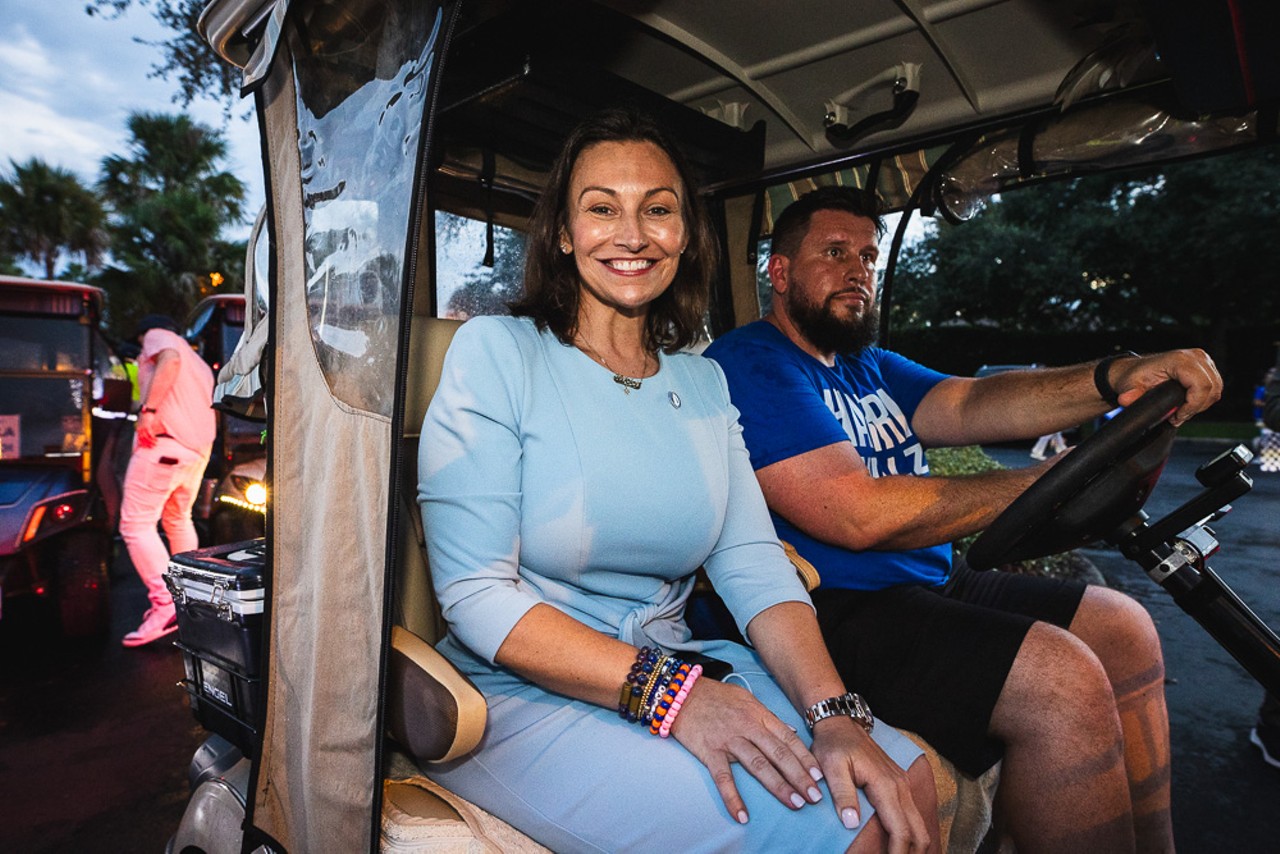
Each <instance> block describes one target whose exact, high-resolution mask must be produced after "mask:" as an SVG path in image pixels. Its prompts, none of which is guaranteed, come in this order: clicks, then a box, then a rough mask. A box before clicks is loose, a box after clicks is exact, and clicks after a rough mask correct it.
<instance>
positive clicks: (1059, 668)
mask: <svg viewBox="0 0 1280 854" xmlns="http://www.w3.org/2000/svg"><path fill="white" fill-rule="evenodd" d="M992 729H993V731H994V734H995V735H997V736H998V737H1000V738H1002V739H1004V740H1005V741H1006V742H1011V741H1017V740H1019V739H1035V740H1040V739H1045V738H1065V739H1070V740H1074V741H1076V742H1077V743H1080V744H1081V746H1083V742H1085V741H1093V742H1095V747H1097V748H1103V747H1105V746H1106V745H1107V744H1108V743H1111V742H1118V741H1119V738H1120V721H1119V717H1118V714H1117V710H1116V702H1115V695H1114V694H1113V693H1112V689H1111V683H1110V681H1109V680H1108V678H1107V673H1106V670H1105V668H1104V667H1103V666H1102V663H1101V662H1100V661H1099V659H1098V657H1097V656H1096V655H1095V654H1094V653H1093V651H1092V650H1091V649H1090V648H1089V647H1088V645H1086V644H1085V643H1084V642H1083V641H1081V640H1080V639H1079V638H1077V637H1075V636H1074V635H1072V634H1071V633H1069V632H1067V631H1065V630H1063V629H1059V628H1056V627H1054V626H1051V625H1048V624H1046V623H1036V624H1035V625H1034V626H1032V627H1031V629H1030V630H1029V631H1028V632H1027V636H1026V638H1025V639H1024V640H1023V643H1022V646H1021V648H1020V649H1019V650H1018V655H1017V658H1015V659H1014V663H1013V667H1012V669H1011V670H1010V671H1009V676H1008V678H1007V679H1006V680H1005V686H1004V689H1003V690H1002V691H1001V693H1000V698H999V700H997V702H996V707H995V711H994V712H993V714H992Z"/></svg>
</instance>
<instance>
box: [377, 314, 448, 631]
mask: <svg viewBox="0 0 1280 854" xmlns="http://www.w3.org/2000/svg"><path fill="white" fill-rule="evenodd" d="M461 325H462V321H460V320H449V319H446V318H441V317H415V318H414V319H413V326H412V328H410V330H409V384H408V387H407V388H406V389H405V410H404V435H403V436H402V437H401V443H402V448H401V450H402V454H401V460H402V468H401V471H400V496H401V505H400V511H401V512H400V516H401V523H400V530H399V531H398V537H399V553H400V564H399V566H398V567H397V568H396V570H397V575H396V591H397V593H396V602H395V603H394V613H395V615H396V621H397V622H398V623H400V625H402V626H404V627H405V628H407V629H409V631H411V632H413V633H414V634H416V635H418V636H420V637H422V638H425V639H426V640H427V641H429V642H431V643H435V642H436V641H437V640H439V639H440V637H441V635H442V634H443V632H444V627H443V625H442V624H441V621H440V611H439V608H438V607H437V605H436V597H435V593H434V591H433V590H432V589H431V573H430V571H429V570H428V568H427V551H426V538H425V536H424V532H423V530H422V516H421V513H420V512H419V509H418V501H417V496H418V435H419V433H420V432H421V430H422V419H423V417H425V416H426V414H427V407H428V406H429V405H430V404H431V397H432V395H434V394H435V391H436V388H437V387H438V386H439V385H440V371H441V369H442V368H443V366H444V354H445V353H446V352H448V350H449V344H450V343H451V342H452V341H453V334H454V333H455V332H457V331H458V327H459V326H461Z"/></svg>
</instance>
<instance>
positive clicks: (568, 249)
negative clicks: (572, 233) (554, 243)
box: [560, 243, 573, 255]
mask: <svg viewBox="0 0 1280 854" xmlns="http://www.w3.org/2000/svg"><path fill="white" fill-rule="evenodd" d="M560 251H561V252H563V253H564V254H566V255H568V254H569V253H570V252H572V251H573V247H572V246H570V245H569V244H568V243H561V244H560Z"/></svg>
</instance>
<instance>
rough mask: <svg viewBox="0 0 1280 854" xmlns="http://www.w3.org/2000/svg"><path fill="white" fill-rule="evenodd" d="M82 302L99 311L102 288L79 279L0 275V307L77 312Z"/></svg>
mask: <svg viewBox="0 0 1280 854" xmlns="http://www.w3.org/2000/svg"><path fill="white" fill-rule="evenodd" d="M85 303H89V304H90V305H91V307H92V310H93V311H94V312H95V313H98V312H101V311H102V303H103V292H102V289H101V288H95V287H93V286H92V285H82V284H80V283H79V282H58V281H49V280H45V279H28V278H25V277H22V276H0V311H20V312H31V313H35V314H71V315H79V314H80V313H81V312H82V311H83V306H84V304H85Z"/></svg>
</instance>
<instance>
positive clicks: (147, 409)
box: [138, 406, 155, 415]
mask: <svg viewBox="0 0 1280 854" xmlns="http://www.w3.org/2000/svg"><path fill="white" fill-rule="evenodd" d="M138 411H139V412H150V413H151V414H152V415H154V414H155V409H154V408H153V407H150V406H144V407H142V408H141V409H139V410H138Z"/></svg>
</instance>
